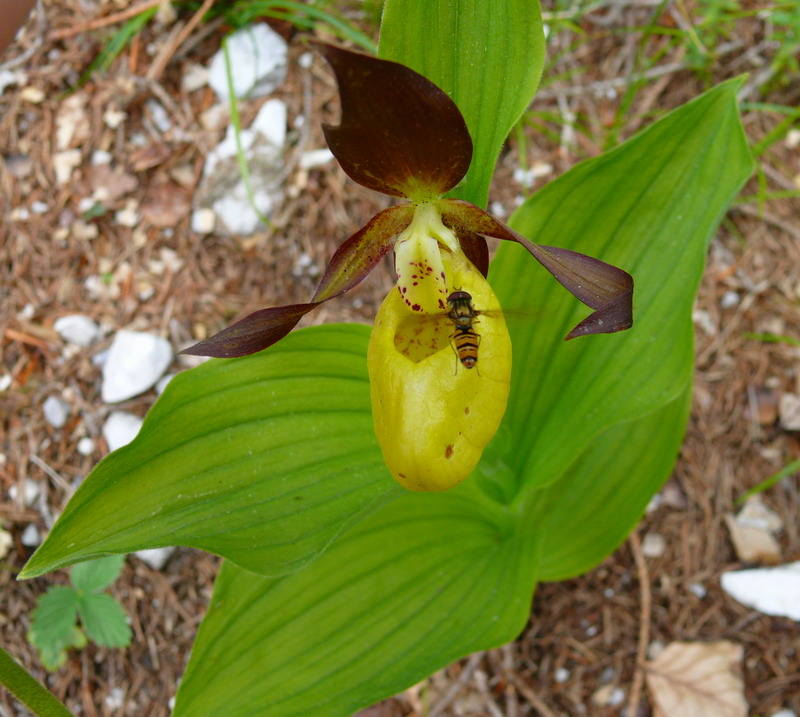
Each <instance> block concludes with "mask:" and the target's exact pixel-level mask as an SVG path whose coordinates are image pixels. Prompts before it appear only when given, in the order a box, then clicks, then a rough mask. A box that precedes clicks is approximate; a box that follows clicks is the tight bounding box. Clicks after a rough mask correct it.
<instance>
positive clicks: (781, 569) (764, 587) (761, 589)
mask: <svg viewBox="0 0 800 717" xmlns="http://www.w3.org/2000/svg"><path fill="white" fill-rule="evenodd" d="M720 583H721V584H722V589H723V590H724V591H725V592H726V593H728V595H730V596H731V597H732V598H734V599H735V600H738V601H739V602H740V603H742V604H743V605H747V606H748V607H752V608H754V609H755V610H758V611H759V612H762V613H764V614H766V615H774V616H776V617H788V618H790V619H792V620H800V562H795V563H788V564H786V565H780V566H778V567H775V568H756V569H754V570H737V571H733V572H729V573H723V574H722V577H721V578H720Z"/></svg>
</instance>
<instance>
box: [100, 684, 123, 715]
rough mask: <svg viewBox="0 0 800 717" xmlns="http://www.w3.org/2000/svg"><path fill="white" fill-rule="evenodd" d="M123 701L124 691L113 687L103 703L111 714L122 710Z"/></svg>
mask: <svg viewBox="0 0 800 717" xmlns="http://www.w3.org/2000/svg"><path fill="white" fill-rule="evenodd" d="M124 700H125V691H124V690H123V689H122V688H121V687H113V688H112V689H111V690H110V691H109V693H108V694H107V695H106V698H105V700H103V701H104V702H105V705H106V707H108V708H109V709H110V710H111V711H112V712H116V711H117V710H119V709H121V708H122V704H123V702H124Z"/></svg>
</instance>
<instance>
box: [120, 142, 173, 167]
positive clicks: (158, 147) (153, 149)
mask: <svg viewBox="0 0 800 717" xmlns="http://www.w3.org/2000/svg"><path fill="white" fill-rule="evenodd" d="M171 154H172V149H170V147H169V145H166V144H164V143H163V142H159V143H157V144H148V145H147V146H145V147H139V148H138V149H134V150H133V151H132V152H131V154H130V162H131V169H133V171H134V172H144V171H145V170H148V169H152V168H153V167H157V166H158V165H159V164H161V163H162V162H163V161H165V160H166V159H168V158H169V157H170V155H171Z"/></svg>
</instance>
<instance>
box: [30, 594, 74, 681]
mask: <svg viewBox="0 0 800 717" xmlns="http://www.w3.org/2000/svg"><path fill="white" fill-rule="evenodd" d="M77 613H78V593H76V592H75V591H74V590H73V589H72V588H70V587H67V586H65V585H58V586H55V587H51V588H50V589H49V590H48V591H47V592H46V593H45V594H44V595H42V596H41V597H40V598H39V599H38V600H37V601H36V608H35V609H34V611H33V614H32V615H31V627H30V629H29V630H28V640H29V641H30V642H31V643H32V644H33V645H34V646H35V647H36V648H37V649H38V650H39V651H40V653H41V658H42V664H43V665H44V666H45V667H46V668H47V669H48V670H55V669H58V668H59V667H60V666H61V665H63V664H64V661H65V660H66V657H67V656H66V652H65V650H66V649H67V648H69V647H72V646H73V645H74V646H76V647H77V646H79V645H78V644H76V635H75V633H74V630H75V621H76V618H77ZM78 642H79V640H78Z"/></svg>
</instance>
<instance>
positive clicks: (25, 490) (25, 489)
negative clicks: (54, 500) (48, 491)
mask: <svg viewBox="0 0 800 717" xmlns="http://www.w3.org/2000/svg"><path fill="white" fill-rule="evenodd" d="M41 490H42V487H41V486H40V485H39V482H38V481H35V480H32V479H30V478H26V479H25V480H24V481H23V482H22V494H23V500H24V501H25V505H26V506H27V507H29V508H30V506H32V505H33V504H34V503H35V502H36V499H37V498H38V497H39V493H41ZM8 497H9V498H10V499H11V500H16V499H17V486H16V484H14V485H12V486H11V487H10V488H9V489H8Z"/></svg>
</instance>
